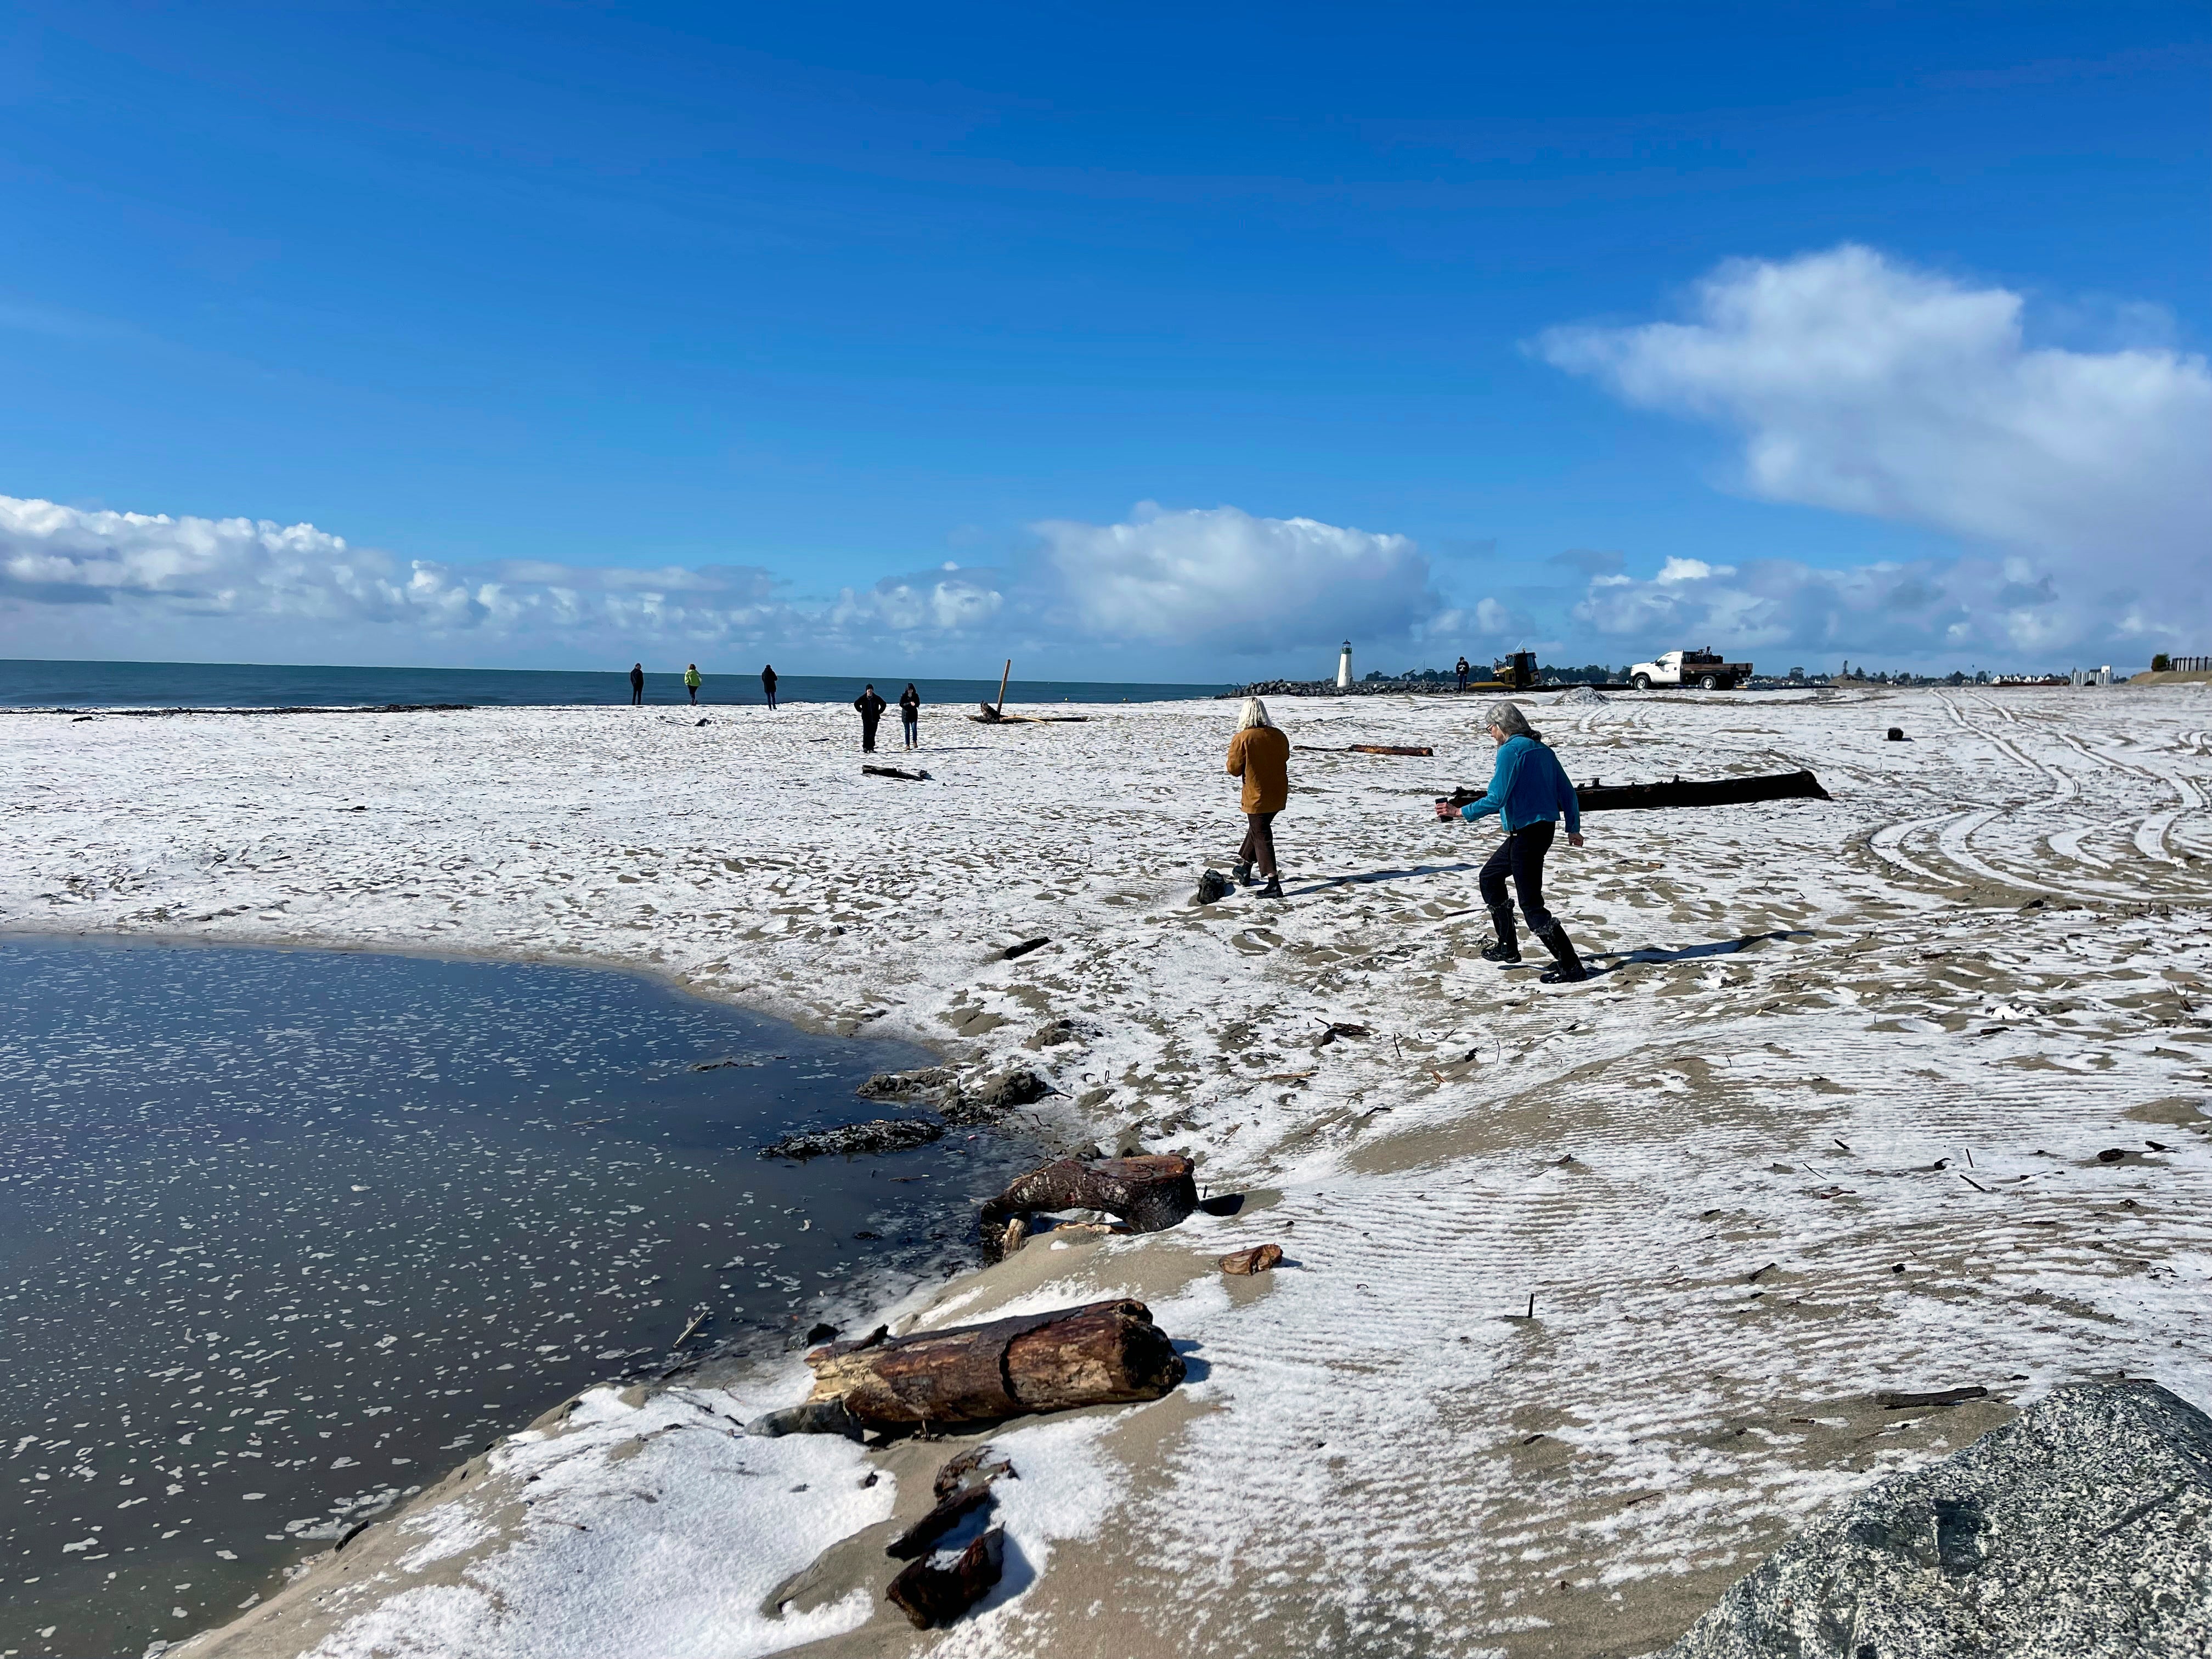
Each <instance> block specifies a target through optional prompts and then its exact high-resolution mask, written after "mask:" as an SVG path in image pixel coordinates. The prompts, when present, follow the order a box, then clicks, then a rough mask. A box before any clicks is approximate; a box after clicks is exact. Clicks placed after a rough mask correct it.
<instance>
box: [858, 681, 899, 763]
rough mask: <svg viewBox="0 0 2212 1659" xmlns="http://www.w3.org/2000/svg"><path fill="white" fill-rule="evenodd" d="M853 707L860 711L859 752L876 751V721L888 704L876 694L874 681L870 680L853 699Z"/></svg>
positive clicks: (888, 706)
mask: <svg viewBox="0 0 2212 1659" xmlns="http://www.w3.org/2000/svg"><path fill="white" fill-rule="evenodd" d="M853 707H854V708H857V709H859V710H860V752H861V753H862V754H864V755H872V754H874V753H875V752H876V722H877V721H878V720H881V719H883V717H884V709H886V708H890V704H889V703H887V702H884V700H883V699H882V698H881V697H879V696H877V695H876V687H875V682H874V681H872V680H871V681H870V682H869V683H868V684H867V686H866V689H865V690H862V691H861V693H860V696H857V697H855V698H854V699H853Z"/></svg>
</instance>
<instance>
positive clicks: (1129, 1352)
mask: <svg viewBox="0 0 2212 1659" xmlns="http://www.w3.org/2000/svg"><path fill="white" fill-rule="evenodd" d="M806 1363H807V1364H808V1365H809V1366H811V1368H812V1369H813V1371H814V1391H813V1393H812V1394H811V1395H809V1396H808V1398H807V1401H806V1404H805V1406H803V1407H799V1411H801V1412H812V1413H816V1414H817V1415H821V1414H823V1413H828V1412H829V1407H831V1406H832V1404H833V1403H834V1405H835V1406H836V1407H842V1415H844V1416H849V1417H851V1418H853V1419H857V1420H859V1421H860V1422H861V1423H864V1424H866V1425H867V1426H869V1427H870V1428H895V1427H896V1428H904V1427H916V1428H918V1427H921V1426H924V1425H931V1424H951V1423H979V1422H987V1421H990V1420H993V1419H998V1418H1005V1417H1020V1416H1024V1415H1025V1414H1027V1413H1032V1412H1056V1411H1067V1410H1070V1409H1072V1408H1073V1407H1077V1406H1109V1405H1119V1404H1122V1403H1125V1402H1127V1401H1137V1400H1158V1398H1159V1397H1160V1396H1161V1395H1164V1394H1166V1393H1167V1392H1168V1391H1169V1390H1170V1389H1173V1388H1174V1387H1175V1386H1176V1384H1177V1383H1180V1382H1182V1371H1183V1366H1182V1359H1181V1358H1179V1357H1178V1356H1177V1355H1176V1351H1175V1348H1174V1346H1173V1345H1172V1344H1171V1343H1170V1341H1169V1340H1168V1337H1167V1333H1166V1332H1164V1331H1163V1330H1162V1329H1160V1328H1159V1327H1158V1326H1157V1325H1155V1324H1153V1323H1152V1312H1151V1310H1149V1309H1147V1308H1146V1306H1145V1304H1143V1303H1141V1302H1119V1301H1117V1302H1091V1303H1086V1304H1084V1305H1083V1306H1081V1307H1076V1308H1059V1309H1055V1310H1053V1311H1051V1312H1049V1313H1041V1314H1024V1315H1020V1316H1017V1317H1015V1318H1012V1319H996V1320H993V1321H991V1322H989V1323H987V1324H982V1325H958V1326H955V1327H953V1328H951V1329H949V1330H942V1331H922V1332H921V1333H919V1334H915V1335H913V1336H890V1337H887V1336H884V1334H882V1333H880V1332H877V1333H874V1334H871V1335H870V1336H868V1337H866V1338H865V1339H863V1340H860V1341H858V1342H833V1343H831V1344H829V1346H826V1347H821V1348H817V1349H815V1350H814V1351H813V1352H811V1353H809V1354H808V1355H807V1356H806ZM830 1414H832V1415H836V1414H837V1413H830Z"/></svg>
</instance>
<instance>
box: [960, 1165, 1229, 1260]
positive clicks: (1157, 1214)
mask: <svg viewBox="0 0 2212 1659" xmlns="http://www.w3.org/2000/svg"><path fill="white" fill-rule="evenodd" d="M1196 1168H1197V1166H1196V1165H1195V1164H1193V1163H1192V1162H1191V1161H1190V1160H1189V1159H1188V1158H1180V1157H1177V1156H1176V1155H1174V1154H1172V1153H1166V1154H1161V1155H1158V1156H1150V1157H1145V1158H1104V1159H1102V1160H1100V1161H1099V1162H1097V1163H1095V1164H1086V1163H1085V1162H1083V1161H1082V1160H1081V1159H1079V1158H1061V1159H1060V1161H1059V1162H1057V1163H1054V1164H1046V1165H1045V1166H1044V1167H1043V1168H1042V1169H1038V1170H1030V1172H1029V1173H1028V1174H1027V1175H1025V1176H1017V1177H1016V1178H1015V1181H1014V1183H1013V1185H1012V1186H1011V1187H1009V1188H1006V1191H1005V1192H1003V1193H1001V1194H999V1195H998V1197H996V1198H994V1199H993V1200H991V1201H990V1202H989V1203H987V1204H986V1205H985V1206H983V1208H982V1212H981V1216H980V1217H979V1218H978V1219H979V1224H980V1226H981V1231H982V1235H983V1238H984V1242H985V1243H986V1244H987V1245H994V1244H995V1243H996V1242H997V1241H998V1240H999V1239H1000V1237H1003V1235H1004V1234H1005V1232H1006V1223H1007V1222H1008V1221H1010V1220H1012V1218H1014V1217H1016V1216H1018V1215H1033V1214H1035V1213H1036V1212H1038V1211H1040V1210H1104V1211H1107V1212H1109V1213H1110V1214H1113V1215H1117V1216H1120V1217H1121V1219H1122V1220H1124V1221H1126V1222H1127V1223H1128V1224H1129V1225H1130V1226H1131V1227H1132V1228H1133V1229H1134V1230H1135V1231H1138V1232H1140V1233H1157V1232H1162V1231H1165V1230H1166V1229H1168V1228H1170V1227H1172V1226H1174V1225H1176V1223H1177V1222H1178V1221H1181V1220H1182V1218H1184V1217H1185V1216H1187V1215H1188V1214H1189V1213H1190V1212H1192V1211H1193V1210H1194V1209H1196V1208H1197V1207H1198V1183H1197V1182H1195V1181H1194V1180H1193V1179H1192V1173H1193V1171H1194V1170H1195V1169H1196Z"/></svg>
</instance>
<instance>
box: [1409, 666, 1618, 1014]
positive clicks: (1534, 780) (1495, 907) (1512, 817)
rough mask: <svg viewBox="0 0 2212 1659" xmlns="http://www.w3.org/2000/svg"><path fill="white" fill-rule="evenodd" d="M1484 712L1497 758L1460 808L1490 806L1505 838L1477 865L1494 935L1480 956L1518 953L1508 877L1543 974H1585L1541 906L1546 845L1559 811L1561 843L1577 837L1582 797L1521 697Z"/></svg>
mask: <svg viewBox="0 0 2212 1659" xmlns="http://www.w3.org/2000/svg"><path fill="white" fill-rule="evenodd" d="M1482 717H1483V720H1484V721H1485V722H1486V724H1487V725H1488V726H1489V727H1490V737H1491V741H1492V742H1493V743H1495V744H1497V745H1498V761H1497V764H1496V765H1495V766H1494V767H1493V768H1492V770H1491V775H1490V787H1489V788H1488V789H1487V790H1486V791H1485V792H1484V793H1483V794H1482V796H1481V797H1480V799H1476V800H1473V801H1470V802H1468V805H1465V806H1463V807H1462V808H1461V809H1460V811H1459V816H1460V817H1463V818H1465V819H1466V820H1467V821H1468V823H1474V821H1475V820H1476V819H1477V818H1480V817H1488V816H1489V815H1490V814H1491V813H1492V812H1495V813H1497V814H1498V818H1499V820H1500V821H1501V822H1503V823H1504V825H1505V840H1504V842H1503V843H1502V844H1501V845H1500V846H1499V847H1498V850H1497V851H1496V852H1495V853H1492V854H1491V855H1490V859H1489V861H1488V862H1487V863H1486V864H1485V865H1484V866H1482V875H1481V878H1480V885H1481V888H1482V902H1483V903H1484V904H1485V905H1486V906H1488V907H1489V909H1490V923H1491V926H1492V927H1494V928H1496V929H1497V931H1498V939H1497V941H1496V942H1495V943H1494V944H1492V945H1486V946H1484V947H1483V952H1482V956H1483V960H1485V961H1486V962H1494V963H1498V964H1499V965H1500V966H1501V967H1511V966H1512V965H1514V964H1515V963H1518V962H1519V961H1520V960H1521V941H1520V940H1519V939H1517V938H1516V936H1515V934H1514V932H1513V902H1512V900H1511V899H1510V898H1509V897H1508V896H1506V892H1505V883H1506V879H1507V878H1508V877H1510V878H1512V882H1513V890H1514V891H1515V892H1516V893H1517V894H1518V895H1519V896H1520V899H1521V914H1522V915H1524V916H1526V917H1527V918H1528V928H1529V931H1530V932H1532V933H1534V934H1535V935H1536V937H1537V938H1538V939H1541V940H1543V941H1544V948H1545V949H1546V950H1547V951H1550V952H1551V953H1552V960H1553V965H1552V966H1551V967H1549V968H1547V969H1545V970H1544V973H1543V975H1542V977H1543V980H1544V982H1545V983H1546V984H1547V985H1558V984H1564V983H1570V982H1571V981H1576V980H1582V979H1588V978H1589V971H1588V970H1587V969H1584V968H1583V960H1582V958H1581V957H1578V956H1577V955H1576V954H1575V946H1574V941H1573V940H1571V939H1569V938H1568V937H1567V930H1566V929H1565V928H1564V927H1561V926H1560V925H1559V921H1558V919H1557V918H1555V917H1554V916H1553V915H1552V913H1551V912H1550V911H1549V910H1547V909H1546V908H1544V854H1547V853H1548V852H1549V851H1551V849H1552V836H1553V833H1554V826H1555V825H1556V824H1557V823H1558V820H1559V815H1560V814H1561V813H1563V812H1564V813H1565V815H1566V819H1567V844H1568V845H1569V846H1570V847H1580V846H1581V845H1582V844H1583V812H1582V803H1581V802H1580V801H1579V800H1577V799H1576V798H1575V787H1574V785H1573V784H1571V783H1570V782H1568V781H1567V772H1566V769H1565V767H1563V766H1561V765H1560V764H1559V757H1558V756H1557V755H1554V754H1553V752H1552V751H1551V750H1549V749H1547V748H1546V747H1545V746H1544V738H1543V734H1542V733H1541V732H1537V731H1536V730H1535V729H1534V727H1532V726H1530V725H1529V724H1528V716H1527V715H1525V714H1522V712H1521V708H1520V705H1519V704H1517V703H1511V702H1504V701H1502V700H1501V701H1500V702H1493V703H1492V704H1491V705H1490V707H1489V708H1486V709H1484V710H1483V713H1482ZM1451 816H1452V811H1451V805H1450V803H1449V802H1447V801H1439V802H1437V817H1440V818H1449V817H1451Z"/></svg>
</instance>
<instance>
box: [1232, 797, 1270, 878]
mask: <svg viewBox="0 0 2212 1659" xmlns="http://www.w3.org/2000/svg"><path fill="white" fill-rule="evenodd" d="M1244 823H1245V829H1244V844H1243V846H1241V847H1239V848H1237V857H1238V858H1240V859H1242V860H1244V861H1245V862H1246V863H1247V864H1249V865H1250V866H1252V867H1253V868H1254V869H1255V870H1257V871H1258V872H1260V873H1261V875H1263V876H1266V877H1267V878H1268V879H1270V880H1273V878H1274V876H1275V815H1274V814H1273V812H1247V813H1246V814H1245V815H1244Z"/></svg>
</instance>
